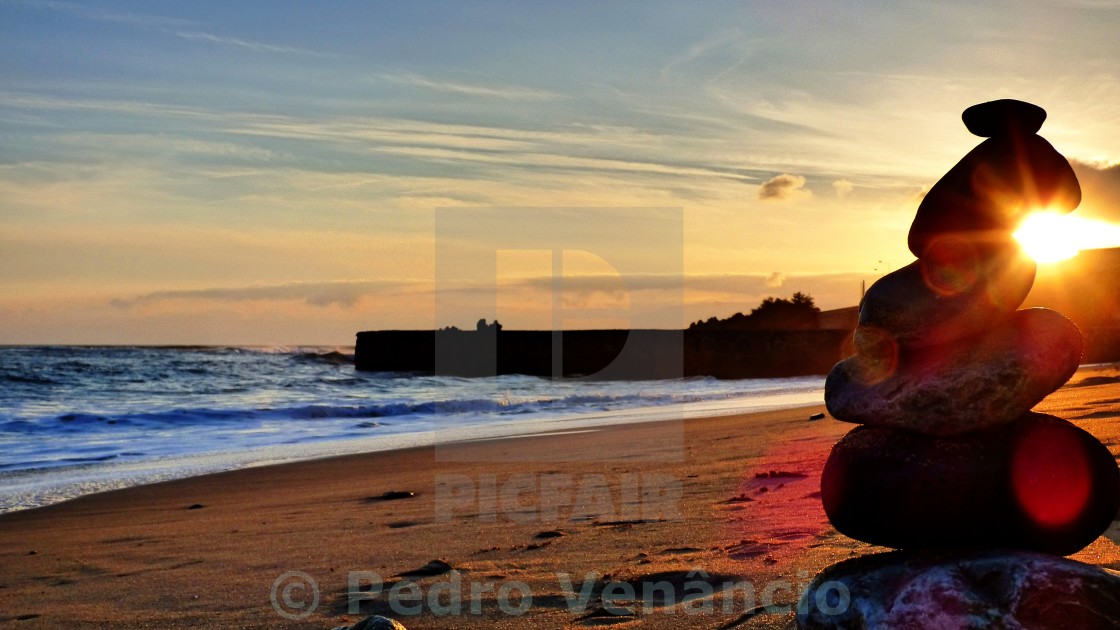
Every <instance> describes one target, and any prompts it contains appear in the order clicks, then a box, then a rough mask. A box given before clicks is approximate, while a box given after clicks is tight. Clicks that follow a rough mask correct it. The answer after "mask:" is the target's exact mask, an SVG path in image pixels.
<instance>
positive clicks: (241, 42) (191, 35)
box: [175, 31, 334, 57]
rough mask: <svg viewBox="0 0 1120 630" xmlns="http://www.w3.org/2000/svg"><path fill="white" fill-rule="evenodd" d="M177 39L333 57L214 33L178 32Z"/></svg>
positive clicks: (260, 51) (262, 50)
mask: <svg viewBox="0 0 1120 630" xmlns="http://www.w3.org/2000/svg"><path fill="white" fill-rule="evenodd" d="M175 36H176V37H180V38H182V39H185V40H188V41H195V42H209V43H213V44H219V45H222V46H234V47H237V48H244V49H246V50H251V51H253V52H257V53H280V54H289V55H309V56H313V57H332V56H334V55H331V54H330V53H325V52H321V51H318V50H310V49H307V48H299V47H296V46H283V45H278V44H266V43H264V42H256V41H252V40H248V39H241V38H239V37H223V36H221V35H214V34H213V33H203V32H201V31H178V32H176V33H175Z"/></svg>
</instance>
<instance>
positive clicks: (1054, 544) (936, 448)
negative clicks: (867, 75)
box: [798, 100, 1120, 628]
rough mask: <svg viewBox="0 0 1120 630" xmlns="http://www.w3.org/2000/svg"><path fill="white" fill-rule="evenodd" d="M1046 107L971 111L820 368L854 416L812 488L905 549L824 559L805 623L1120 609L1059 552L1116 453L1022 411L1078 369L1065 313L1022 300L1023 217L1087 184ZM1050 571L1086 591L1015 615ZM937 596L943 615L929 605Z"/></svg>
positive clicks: (952, 623) (1085, 514)
mask: <svg viewBox="0 0 1120 630" xmlns="http://www.w3.org/2000/svg"><path fill="white" fill-rule="evenodd" d="M1045 118H1046V112H1045V111H1044V110H1043V109H1042V108H1040V107H1037V106H1035V105H1032V104H1029V103H1024V102H1022V101H1015V100H1000V101H993V102H988V103H982V104H979V105H974V106H972V107H970V108H968V109H967V110H965V112H964V115H963V119H964V124H965V126H966V127H967V128H968V130H969V131H970V132H972V133H973V134H975V135H977V136H980V137H983V138H985V140H984V141H983V142H981V143H980V144H979V145H978V146H977V147H976V148H975V149H973V150H972V151H971V152H970V153H968V154H967V155H966V156H965V157H964V158H963V159H962V160H961V161H960V162H959V163H958V164H957V165H956V166H954V167H953V168H952V169H951V170H950V171H949V172H948V173H947V174H946V175H945V176H944V177H943V178H942V179H941V180H940V181H938V182H937V183H936V184H935V185H934V186H933V187H932V188H931V189H930V191H929V192H928V194H927V195H926V196H925V198H924V199H923V200H922V202H921V204H920V206H919V208H918V211H917V215H916V216H915V218H914V221H913V224H912V225H911V228H910V233H909V238H908V245H909V248H910V251H911V252H912V253H913V254H914V255H915V256H916V257H917V260H916V261H915V262H913V263H911V264H910V265H907V266H906V267H903V268H901V269H898V270H896V271H894V272H893V273H890V274H888V275H886V276H884V277H882V278H881V279H880V280H879V281H878V282H876V283H875V284H874V285H873V286H872V287H871V288H870V289H868V291H867V293H866V295H865V296H864V298H863V301H862V302H861V304H860V310H859V325H858V327H857V329H856V331H855V334H854V338H853V341H854V346H855V351H856V354H855V355H854V356H852V357H849V358H847V359H845V360H843V361H841V362H840V363H839V364H837V365H836V367H835V368H833V370H832V372H831V373H830V374H829V375H828V379H827V381H826V384H825V403H826V405H827V407H828V410H829V412H830V413H831V415H832V416H833V417H834V418H836V419H838V420H844V421H848V422H853V423H858V424H860V425H861V426H858V427H856V428H855V429H853V430H852V431H851V432H849V433H848V434H847V435H846V436H845V437H844V438H843V439H842V440H840V442H839V443H837V444H836V446H835V447H834V448H833V450H832V453H831V455H830V456H829V458H828V461H827V463H826V464H825V467H824V472H823V475H822V479H821V500H822V502H823V503H824V508H825V512H826V514H827V515H828V518H829V520H830V521H831V522H832V524H833V526H834V527H835V528H836V529H837V530H838V531H839V532H840V533H842V534H845V535H847V536H849V537H851V538H855V539H857V540H861V541H864V542H868V543H871V544H875V545H882V546H885V547H892V548H895V549H901V550H904V551H901V552H893V553H888V554H879V556H878V557H869V558H861V559H857V560H853V561H847V562H844V563H840V564H838V565H834V566H833V567H831V568H829V569H826V570H825V572H824V573H822V574H821V575H820V576H818V577H817V579H816V580H815V581H814V583H813V585H811V586H810V588H809V589H808V590H807V591H806V593H805V595H804V597H803V600H802V603H801V612H799V615H798V623H799V625H800V626H801V627H860V628H865V627H866V628H870V627H914V628H924V627H931V628H933V627H977V628H979V627H987V626H989V625H990V624H992V623H995V624H996V625H999V624H1009V625H999V627H1016V628H1017V627H1051V626H1050V625H1049V624H1051V623H1058V618H1061V619H1060V622H1061V623H1062V626H1063V627H1098V626H1097V625H1093V624H1098V623H1104V624H1106V625H1101V626H1099V627H1111V628H1116V627H1120V618H1118V617H1112V616H1111V615H1120V608H1118V607H1113V608H1109V607H1110V606H1120V579H1117V578H1116V577H1115V576H1114V575H1112V574H1109V573H1107V572H1103V571H1101V570H1099V569H1097V568H1096V567H1090V566H1089V565H1082V564H1081V563H1075V562H1073V561H1072V560H1067V559H1064V558H1060V557H1058V556H1065V555H1069V554H1072V553H1075V552H1077V551H1079V550H1081V549H1083V548H1084V547H1086V546H1087V545H1089V544H1090V543H1091V542H1092V541H1094V540H1095V539H1096V538H1097V537H1098V536H1100V535H1101V534H1102V533H1104V532H1105V530H1106V529H1107V528H1108V527H1109V525H1110V524H1111V523H1112V520H1113V519H1114V518H1115V517H1116V515H1117V510H1118V508H1120V471H1118V469H1117V464H1116V461H1115V460H1114V458H1113V456H1112V455H1111V454H1110V453H1109V451H1108V449H1107V448H1106V447H1105V446H1104V445H1102V444H1101V443H1100V442H1099V441H1098V440H1097V439H1096V438H1094V437H1093V436H1092V435H1091V434H1089V433H1088V432H1086V431H1084V430H1082V429H1080V428H1078V427H1076V426H1074V425H1073V424H1071V423H1069V422H1067V421H1066V420H1063V419H1061V418H1057V417H1055V416H1052V415H1047V414H1041V413H1034V412H1032V411H1031V409H1032V408H1033V407H1034V406H1035V405H1036V404H1037V403H1039V402H1040V401H1041V400H1042V399H1043V398H1045V397H1046V396H1047V395H1048V394H1050V393H1051V392H1053V391H1054V390H1056V389H1058V388H1059V387H1061V386H1062V384H1064V383H1065V382H1066V381H1067V380H1068V379H1069V378H1070V377H1071V376H1072V375H1073V373H1074V372H1075V371H1076V369H1077V366H1078V363H1079V361H1080V358H1081V348H1082V340H1081V334H1080V332H1079V330H1078V329H1077V327H1076V326H1075V325H1074V324H1073V323H1072V322H1071V321H1070V320H1068V319H1067V318H1065V317H1064V316H1062V315H1061V314H1059V313H1057V312H1055V311H1052V310H1049V309H1044V308H1029V309H1022V310H1019V307H1020V306H1021V304H1022V303H1023V301H1024V299H1025V298H1026V296H1027V293H1028V291H1030V288H1031V285H1032V284H1033V282H1034V275H1035V264H1034V262H1033V261H1031V260H1029V259H1028V258H1027V257H1026V256H1025V255H1024V254H1023V253H1022V251H1021V249H1020V247H1019V246H1018V245H1017V244H1016V242H1015V240H1014V238H1013V236H1012V233H1013V232H1014V230H1015V229H1016V228H1017V226H1018V224H1019V223H1020V222H1021V220H1022V219H1023V218H1024V217H1025V216H1026V215H1027V214H1029V213H1030V212H1032V211H1036V210H1041V209H1047V210H1050V211H1058V212H1070V211H1072V210H1073V209H1074V208H1075V207H1076V206H1077V205H1078V204H1079V203H1080V200H1081V189H1080V186H1079V185H1078V182H1077V178H1076V176H1075V175H1074V172H1073V169H1072V168H1071V167H1070V164H1069V162H1067V161H1066V159H1065V158H1064V157H1062V155H1061V154H1059V153H1058V152H1057V151H1056V150H1055V149H1054V148H1053V147H1052V146H1051V145H1050V144H1049V143H1048V142H1047V141H1046V140H1044V139H1043V138H1042V137H1040V136H1038V135H1037V132H1038V131H1039V129H1040V128H1041V127H1042V123H1043V121H1044V120H1045ZM1051 560H1052V562H1051ZM985 571H987V572H988V573H987V574H985V573H984V572H985ZM978 572H979V574H983V575H980V577H977V573H978ZM1039 572H1044V573H1046V576H1044V577H1045V579H1043V580H1042V581H1041V582H1040V581H1039V580H1038V579H1036V578H1038V577H1039V576H1038V573H1039ZM1094 572H1096V573H1094ZM916 575H921V576H924V577H922V579H921V580H919V582H921V583H922V585H917V584H916V583H914V582H913V580H914V577H915V576H916ZM984 575H987V577H983V576H984ZM1086 576H1088V577H1086ZM1059 578H1060V579H1061V580H1065V581H1064V582H1062V584H1066V586H1063V587H1061V588H1060V589H1058V590H1061V591H1062V592H1063V593H1065V594H1066V596H1069V592H1071V590H1072V591H1076V593H1075V596H1076V597H1075V599H1077V598H1080V599H1078V600H1077V604H1076V605H1071V606H1069V607H1067V609H1068V610H1067V609H1062V607H1061V606H1059V607H1058V609H1056V610H1057V611H1058V612H1056V613H1055V612H1054V611H1051V613H1053V614H1056V615H1057V616H1058V618H1055V619H1050V618H1045V619H1042V621H1040V622H1039V623H1040V624H1041V625H1038V624H1030V623H1026V622H1024V621H1023V620H1022V619H1023V615H1027V616H1028V617H1029V615H1030V614H1033V613H1028V612H1026V611H1025V610H1018V609H1017V608H1016V607H1021V606H1027V604H1024V603H1023V602H1022V601H1020V600H1021V599H1022V598H1024V597H1026V598H1028V599H1029V598H1030V597H1032V596H1034V595H1039V596H1040V597H1045V596H1049V595H1053V594H1054V593H1049V595H1047V594H1046V593H1043V592H1042V590H1045V589H1046V588H1050V587H1047V586H1039V584H1042V583H1043V582H1045V583H1046V584H1050V585H1051V586H1053V584H1052V582H1053V581H1054V580H1058V579H1059ZM1098 578H1099V579H1098ZM830 580H831V584H832V586H833V590H832V591H831V592H827V593H826V592H825V590H826V589H824V587H822V585H823V584H826V583H829V581H830ZM978 580H979V583H980V584H979V586H978V585H977V584H978V582H977V581H978ZM984 580H987V581H988V582H989V583H988V584H987V585H986V586H985V584H984ZM1032 580H1033V581H1032ZM1047 580H1049V581H1047ZM841 583H842V584H843V586H842V587H841V586H839V585H840V584H841ZM993 584H995V585H994V586H993ZM1032 584H1033V585H1034V586H1031V585H1032ZM1031 588H1034V589H1035V590H1034V591H1031ZM1054 588H1057V587H1054ZM908 589H909V590H908ZM1039 589H1042V590H1039ZM1078 589H1080V590H1078ZM1102 589H1103V590H1102ZM872 590H878V591H880V592H878V593H871V592H868V591H872ZM883 591H889V592H891V593H893V595H887V594H885V593H884V592H883ZM1098 591H1100V592H1098ZM1109 591H1111V593H1109ZM1102 593H1103V594H1102ZM843 597H848V601H847V605H843V604H845V602H844V601H841V600H842V599H843ZM892 597H894V598H895V599H893V600H891V598H892ZM1094 597H1097V598H1098V599H1093V598H1094ZM1102 597H1103V598H1104V600H1100V598H1102ZM861 598H863V599H861ZM868 598H870V599H871V600H875V599H876V598H877V599H878V601H879V603H880V604H882V606H881V607H880V608H876V606H875V605H874V603H873V602H872V603H869V600H868ZM884 598H886V599H887V600H890V601H883V600H884ZM898 598H901V599H898ZM1086 598H1088V600H1087V599H1086ZM1109 598H1111V599H1109ZM1059 599H1061V598H1059ZM997 600H998V601H997ZM1089 600H1091V601H1089ZM1086 601H1089V603H1088V604H1086V603H1085V602H1086ZM920 602H924V603H925V605H926V608H927V609H926V610H925V611H924V612H923V611H922V610H921V609H922V605H921V604H920ZM1036 603H1039V604H1040V605H1041V602H1036ZM1046 604H1047V605H1052V604H1053V601H1050V602H1046ZM822 607H823V611H822ZM1086 607H1087V608H1086ZM1001 608H1002V609H1001ZM930 610H934V611H935V612H937V611H940V613H939V614H941V615H942V617H940V618H939V619H940V621H938V620H937V619H927V621H925V622H923V621H921V619H923V618H926V617H923V615H929V614H931V613H930ZM1063 610H1064V611H1065V612H1063ZM1071 611H1072V612H1071ZM1086 611H1088V612H1086ZM826 613H827V614H826ZM1070 614H1073V617H1069V616H1068V615H1070ZM1077 614H1081V615H1083V617H1084V618H1083V619H1080V621H1081V622H1084V623H1085V624H1088V625H1078V623H1079V622H1078V618H1077ZM945 615H948V616H947V617H946V616H945ZM953 615H956V616H953ZM993 615H996V617H993ZM1016 615H1019V621H1015V620H1014V619H1015V618H1016V617H1015V616H1016ZM935 617H936V615H935ZM1066 622H1073V623H1074V625H1073V626H1065V623H1066ZM927 624H928V625H927ZM944 624H948V625H944ZM961 624H963V625H961ZM1016 624H1022V625H1016ZM1053 627H1057V626H1053Z"/></svg>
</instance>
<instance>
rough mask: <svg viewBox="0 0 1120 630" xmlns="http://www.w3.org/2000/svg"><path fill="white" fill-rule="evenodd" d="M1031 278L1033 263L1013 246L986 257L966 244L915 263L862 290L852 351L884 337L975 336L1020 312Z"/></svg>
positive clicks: (929, 341)
mask: <svg viewBox="0 0 1120 630" xmlns="http://www.w3.org/2000/svg"><path fill="white" fill-rule="evenodd" d="M947 258H949V259H950V260H945V259H947ZM1034 276H1035V263H1034V261H1033V260H1031V259H1030V258H1028V257H1027V256H1024V255H1023V254H1022V252H1021V250H1020V249H1019V248H1018V247H1015V248H1009V249H1004V250H1003V251H1000V252H999V253H997V254H995V255H986V256H985V255H981V254H980V253H979V252H977V251H976V250H975V249H974V248H972V247H970V246H968V245H967V244H965V245H963V246H962V247H961V248H960V249H959V250H957V251H954V252H945V253H944V255H943V256H942V257H941V258H937V259H934V258H927V259H923V260H916V261H914V262H912V263H910V264H909V265H906V266H905V267H902V268H901V269H898V270H896V271H893V272H891V273H889V274H887V275H885V276H883V277H882V278H880V279H879V280H878V281H877V282H876V283H875V284H873V285H871V288H869V289H868V290H867V293H866V294H865V295H864V297H863V301H862V302H861V303H860V308H859V328H857V329H856V333H855V345H856V350H857V351H859V352H860V353H861V354H862V353H864V352H865V349H866V351H870V352H874V350H873V347H874V346H877V344H879V343H881V342H882V341H883V333H886V337H887V338H889V340H890V341H891V342H893V343H895V344H897V345H898V346H904V347H923V346H930V345H935V344H942V343H946V342H949V341H954V340H957V339H962V338H965V337H972V336H975V335H978V334H980V333H982V332H984V331H986V330H990V329H991V328H992V327H993V326H995V325H998V324H999V323H1000V322H1002V321H1004V320H1006V319H1007V318H1008V317H1010V316H1011V314H1012V313H1014V312H1015V309H1017V308H1019V305H1020V304H1022V303H1023V300H1025V299H1026V297H1027V293H1029V292H1030V290H1031V285H1032V284H1033V283H1034ZM868 342H870V343H868Z"/></svg>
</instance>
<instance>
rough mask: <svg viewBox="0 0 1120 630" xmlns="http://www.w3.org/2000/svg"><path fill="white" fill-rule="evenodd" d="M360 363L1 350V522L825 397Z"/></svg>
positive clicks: (814, 388)
mask: <svg viewBox="0 0 1120 630" xmlns="http://www.w3.org/2000/svg"><path fill="white" fill-rule="evenodd" d="M352 352H353V349H352V348H323V347H294V348H216V347H72V346H42V347H30V346H11V347H0V512H7V511H12V510H19V509H25V508H30V507H36V506H41V505H47V504H49V503H55V502H58V501H63V500H66V499H70V498H73V497H77V496H80V495H83V494H88V493H92V492H98V491H103V490H109V489H114V488H122V487H126V486H132V485H138V484H143V483H151V482H155V481H161V480H166V479H175V478H181V477H188V476H193V475H198V474H205V473H209V472H216V471H221V470H229V469H233V468H240V467H245V466H252V465H260V464H265V463H273V462H282V461H292V460H298V459H308V458H313V457H323V456H329V455H337V454H343V453H353V452H364V451H379V450H387V449H393V448H401V447H409V446H423V445H430V444H435V443H440V442H446V441H455V440H462V439H472V438H480V437H498V436H506V435H518V434H526V433H536V432H548V431H559V430H566V429H572V428H578V427H586V426H590V425H596V424H616V423H625V422H637V421H647V420H657V419H673V418H687V417H696V416H712V415H722V414H731V413H740V412H745V411H761V410H766V409H776V408H784V407H792V406H799V405H807V404H812V403H816V402H820V401H821V399H822V396H823V388H824V378H823V377H801V378H786V379H750V380H717V379H712V378H683V379H674V380H657V381H648V380H647V381H595V380H573V379H556V380H553V379H545V378H537V377H530V376H517V375H510V376H497V377H490V378H457V377H448V376H424V375H415V374H401V373H370V372H358V371H356V370H354V367H353V354H352Z"/></svg>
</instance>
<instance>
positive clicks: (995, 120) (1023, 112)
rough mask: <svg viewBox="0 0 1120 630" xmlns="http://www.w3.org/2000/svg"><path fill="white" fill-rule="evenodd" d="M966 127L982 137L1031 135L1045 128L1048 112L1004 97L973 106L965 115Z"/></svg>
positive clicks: (963, 117)
mask: <svg viewBox="0 0 1120 630" xmlns="http://www.w3.org/2000/svg"><path fill="white" fill-rule="evenodd" d="M961 120H963V121H964V126H965V127H967V128H968V130H969V131H971V132H972V133H973V134H975V135H977V136H980V137H981V138H991V137H994V136H1003V135H1012V134H1018V135H1031V134H1036V133H1038V130H1039V129H1042V123H1043V122H1045V121H1046V110H1045V109H1042V108H1041V107H1039V106H1038V105H1034V104H1032V103H1027V102H1024V101H1017V100H1015V99H1011V98H1004V99H1000V100H998V101H988V102H987V103H980V104H977V105H973V106H972V107H969V108H968V109H966V110H964V113H963V114H961Z"/></svg>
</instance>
